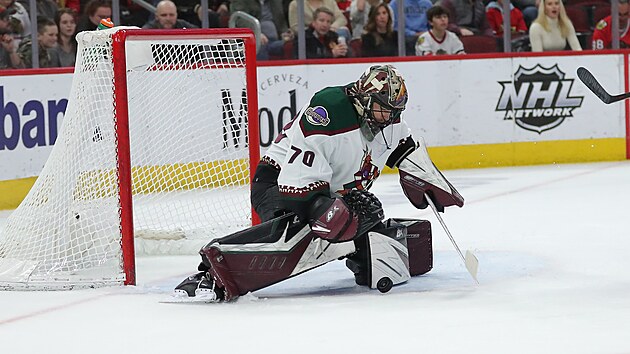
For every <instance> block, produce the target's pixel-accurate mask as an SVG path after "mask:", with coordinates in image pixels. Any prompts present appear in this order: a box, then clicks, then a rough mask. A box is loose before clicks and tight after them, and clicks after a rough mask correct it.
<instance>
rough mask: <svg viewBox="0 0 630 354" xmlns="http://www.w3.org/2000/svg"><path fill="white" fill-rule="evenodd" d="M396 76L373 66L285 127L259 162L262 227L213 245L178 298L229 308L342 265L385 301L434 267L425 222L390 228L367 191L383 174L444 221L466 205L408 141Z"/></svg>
mask: <svg viewBox="0 0 630 354" xmlns="http://www.w3.org/2000/svg"><path fill="white" fill-rule="evenodd" d="M407 100H408V94H407V89H406V86H405V83H404V80H403V78H402V77H401V75H400V73H399V72H398V71H397V70H396V69H395V68H394V67H392V66H391V65H375V66H371V67H370V68H369V69H367V70H366V71H365V72H364V73H363V74H362V75H361V77H360V78H359V80H358V81H356V82H353V83H350V84H348V85H345V86H336V87H327V88H324V89H322V90H321V91H319V92H317V93H315V94H314V95H313V97H312V98H311V99H310V102H309V103H308V104H307V105H306V106H305V107H304V108H302V109H301V110H300V112H299V113H298V114H297V115H296V118H295V119H293V120H292V121H291V122H289V123H288V124H287V125H286V126H285V127H284V129H283V130H282V132H281V133H280V134H279V135H278V137H277V138H276V139H275V141H274V143H273V145H272V146H271V147H270V148H269V149H268V151H267V153H266V154H265V156H263V158H262V160H261V162H260V164H259V165H258V168H257V169H256V173H255V177H254V181H253V182H252V191H251V202H252V206H253V208H254V210H255V211H256V213H258V215H259V216H260V217H261V220H262V221H263V223H261V224H260V225H257V226H253V227H251V228H249V229H246V230H243V231H240V232H237V233H235V234H232V235H229V236H226V237H222V238H219V239H215V240H212V241H211V242H210V243H209V244H208V245H206V246H205V247H203V248H202V249H201V251H200V255H201V258H202V262H201V264H200V265H199V269H198V270H199V273H197V274H195V275H192V276H190V277H188V278H187V279H185V280H184V281H183V282H182V283H181V284H179V285H178V286H177V287H176V288H175V295H176V296H181V297H196V298H197V299H204V300H205V301H208V302H220V301H230V300H234V299H236V298H238V297H239V296H241V295H244V294H246V293H248V292H251V291H255V290H258V289H262V288H264V287H267V286H269V285H272V284H275V283H278V282H280V281H282V280H285V279H288V278H290V277H293V276H296V275H298V274H301V273H304V272H306V271H308V270H311V269H313V268H315V267H318V266H320V265H323V264H325V263H327V262H330V261H333V260H337V259H345V261H346V266H347V267H348V268H349V269H350V270H351V271H352V272H353V273H354V277H355V281H356V283H357V284H359V285H364V286H368V287H370V288H375V289H378V290H380V291H382V292H387V291H389V290H390V289H391V287H392V286H394V285H397V284H401V283H403V282H405V281H407V280H408V279H409V278H410V277H411V276H414V275H419V274H424V273H426V272H428V271H429V270H431V268H432V266H433V256H432V245H431V227H430V224H429V222H428V221H426V220H412V219H388V220H385V219H384V213H383V208H382V205H381V203H380V201H379V200H378V198H377V197H376V196H375V195H373V194H372V193H370V192H369V191H368V189H369V188H370V186H371V185H372V183H373V182H374V180H375V179H376V178H377V177H378V176H379V174H380V171H381V170H382V169H383V168H384V166H385V165H387V166H388V167H390V168H398V171H399V175H400V183H401V185H402V189H403V191H404V194H405V195H406V196H407V198H408V199H409V200H410V201H411V203H412V204H413V205H414V206H415V207H417V208H421V209H423V208H426V207H427V206H428V202H429V201H428V200H427V198H430V199H431V202H432V203H433V204H434V205H435V206H436V208H437V209H438V210H440V211H444V208H445V207H448V206H452V205H457V206H460V207H461V206H463V204H464V200H463V198H462V197H461V195H460V194H459V193H458V192H457V190H456V189H455V188H454V187H453V186H452V185H451V184H450V183H449V182H448V181H447V180H446V179H445V178H444V176H443V175H442V174H441V173H440V171H439V170H438V169H437V168H436V167H435V166H434V165H433V163H432V162H431V160H430V159H429V157H428V154H427V151H426V148H425V146H424V144H423V143H422V142H421V140H420V142H416V141H414V139H413V138H412V137H411V134H410V130H409V128H408V127H407V125H406V124H405V121H404V120H403V118H402V113H403V111H404V109H405V105H406V103H407Z"/></svg>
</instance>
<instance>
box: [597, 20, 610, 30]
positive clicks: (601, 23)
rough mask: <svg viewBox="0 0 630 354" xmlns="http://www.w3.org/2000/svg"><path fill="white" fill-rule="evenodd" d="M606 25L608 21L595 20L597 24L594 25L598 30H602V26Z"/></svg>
mask: <svg viewBox="0 0 630 354" xmlns="http://www.w3.org/2000/svg"><path fill="white" fill-rule="evenodd" d="M606 26H608V22H606V21H604V20H600V21H599V22H597V26H595V27H596V28H597V29H598V30H600V31H601V30H603V29H604V28H606Z"/></svg>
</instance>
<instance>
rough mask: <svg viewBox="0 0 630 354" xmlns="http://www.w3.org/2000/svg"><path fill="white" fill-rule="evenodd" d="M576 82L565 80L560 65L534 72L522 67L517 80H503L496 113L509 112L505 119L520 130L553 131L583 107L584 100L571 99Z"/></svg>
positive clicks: (516, 77)
mask: <svg viewBox="0 0 630 354" xmlns="http://www.w3.org/2000/svg"><path fill="white" fill-rule="evenodd" d="M573 80H574V79H565V74H564V72H562V71H561V70H560V68H558V64H556V65H554V66H553V67H551V68H544V67H542V66H540V64H537V65H536V66H535V67H533V68H531V69H526V68H524V67H522V66H520V65H519V67H518V70H516V73H514V81H513V82H512V81H499V84H500V85H501V87H502V90H501V97H499V103H498V104H497V108H496V109H495V111H497V112H505V115H504V118H503V119H505V120H514V121H515V122H516V125H518V126H519V127H521V128H523V129H525V130H529V131H533V132H537V133H538V134H541V133H542V132H544V131H546V130H550V129H553V128H555V127H557V126H559V125H560V124H562V122H564V119H565V118H567V117H573V110H574V109H575V108H579V107H581V106H582V100H584V96H582V97H570V93H571V87H572V86H573Z"/></svg>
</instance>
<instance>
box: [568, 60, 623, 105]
mask: <svg viewBox="0 0 630 354" xmlns="http://www.w3.org/2000/svg"><path fill="white" fill-rule="evenodd" d="M577 76H578V78H579V79H580V80H581V81H582V82H583V83H584V85H585V86H586V87H588V89H589V90H591V92H593V93H594V94H595V96H597V97H598V98H599V99H600V100H602V102H604V103H606V104H610V103H612V102H614V101H612V97H611V96H610V94H608V92H606V90H604V88H603V87H602V85H600V84H599V82H598V81H597V79H596V78H595V76H593V74H591V72H590V71H588V69H586V68H585V67H582V66H580V67H579V68H578V69H577Z"/></svg>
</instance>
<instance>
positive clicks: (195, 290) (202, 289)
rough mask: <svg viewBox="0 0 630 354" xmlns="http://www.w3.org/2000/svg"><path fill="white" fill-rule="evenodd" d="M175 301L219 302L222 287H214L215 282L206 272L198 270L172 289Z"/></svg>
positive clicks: (222, 296) (221, 297)
mask: <svg viewBox="0 0 630 354" xmlns="http://www.w3.org/2000/svg"><path fill="white" fill-rule="evenodd" d="M173 298H174V299H179V300H182V301H176V302H221V301H222V300H223V298H224V293H223V289H220V288H217V287H215V283H214V281H213V280H212V278H211V277H210V275H209V274H208V273H207V272H200V273H197V274H195V275H191V276H189V277H188V278H186V279H184V281H182V282H181V283H180V284H179V285H178V286H177V287H176V288H175V290H174V292H173Z"/></svg>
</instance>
